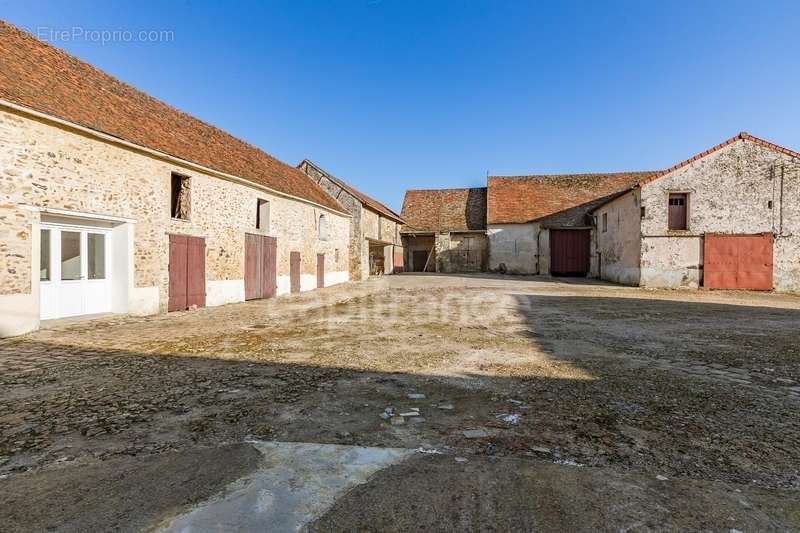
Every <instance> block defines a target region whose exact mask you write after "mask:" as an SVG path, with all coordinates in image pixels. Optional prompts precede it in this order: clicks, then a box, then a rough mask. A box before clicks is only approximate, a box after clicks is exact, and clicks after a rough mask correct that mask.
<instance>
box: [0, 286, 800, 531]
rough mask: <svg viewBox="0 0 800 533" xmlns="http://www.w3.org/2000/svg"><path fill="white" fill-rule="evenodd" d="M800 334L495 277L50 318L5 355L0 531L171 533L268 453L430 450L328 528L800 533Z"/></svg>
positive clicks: (628, 292)
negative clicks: (263, 448) (285, 449)
mask: <svg viewBox="0 0 800 533" xmlns="http://www.w3.org/2000/svg"><path fill="white" fill-rule="evenodd" d="M798 341H800V297H797V296H791V295H779V294H761V293H747V292H706V291H698V292H688V291H687V292H684V291H650V290H642V289H636V288H627V287H618V286H613V285H605V284H596V283H594V284H593V283H590V282H587V281H579V280H575V281H570V280H563V281H559V280H549V279H544V278H524V277H519V278H517V277H501V276H492V275H485V276H479V275H475V276H467V275H464V276H455V275H453V276H445V275H402V276H391V277H386V278H382V279H373V280H370V281H368V282H364V283H358V284H347V285H343V286H338V287H332V288H329V289H324V290H321V291H317V292H314V293H305V294H302V295H299V296H293V297H282V298H278V299H273V300H266V301H253V302H248V303H244V304H237V305H229V306H224V307H220V308H209V309H201V310H197V311H191V312H185V313H173V314H170V315H162V316H155V317H146V318H131V317H110V318H101V319H97V320H92V321H80V322H72V323H62V324H53V325H50V327H48V328H47V329H43V330H41V331H38V332H36V333H34V334H30V335H26V336H23V337H18V338H14V339H6V340H3V341H0V524H2V526H0V529H2V530H10V531H17V530H19V531H25V530H41V529H45V528H52V529H55V530H75V531H79V530H143V529H144V530H146V529H151V528H158V527H159V525H160V524H161V525H163V523H164V521H165V520H168V519H169V518H170V516H174V515H175V514H177V513H180V512H182V511H183V510H185V509H187V508H189V507H190V506H191V505H192V504H194V503H197V502H199V501H202V500H205V499H207V498H210V497H212V496H213V495H215V494H217V493H219V492H220V491H222V490H223V489H224V488H225V487H226V486H227V484H229V483H230V482H232V481H234V480H236V479H238V478H239V477H241V476H242V475H244V474H245V473H247V472H249V471H252V469H254V468H256V467H257V465H258V463H259V458H258V457H257V454H255V453H254V452H253V451H252V449H251V447H250V446H249V445H248V444H247V443H248V442H249V441H277V442H295V443H325V444H340V445H354V446H364V447H379V448H404V449H420V448H421V449H422V450H424V451H427V452H430V453H417V454H415V455H414V456H413V457H412V458H411V459H408V460H406V461H403V462H401V463H400V464H396V465H393V466H390V467H388V468H385V469H383V470H381V471H379V472H378V473H376V474H375V475H373V476H372V477H371V478H370V480H369V481H368V482H367V483H365V484H361V485H358V486H357V487H355V488H354V489H352V490H349V491H348V492H347V493H346V494H344V495H343V496H342V497H341V498H338V499H337V500H336V502H335V503H334V504H333V506H331V507H330V508H329V509H327V510H326V512H325V513H324V514H322V515H321V516H317V517H315V520H314V521H313V523H309V524H306V525H305V526H304V527H306V528H307V529H309V530H314V531H355V530H359V531H386V530H397V531H411V530H413V531H416V530H420V529H423V528H424V529H426V530H429V531H430V530H433V531H440V530H444V531H448V530H452V531H462V530H498V531H504V530H514V529H516V530H519V529H523V530H533V529H535V530H545V531H547V530H552V531H557V530H563V529H574V530H586V531H592V530H598V529H599V530H633V531H650V530H676V531H678V530H687V529H690V530H714V531H729V530H733V529H738V530H740V531H750V530H761V531H764V530H772V531H791V530H800V342H798ZM409 395H411V397H409ZM415 413H416V414H415ZM401 414H403V415H405V416H401ZM120 502H127V503H120Z"/></svg>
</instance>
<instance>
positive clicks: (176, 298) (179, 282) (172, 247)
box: [167, 235, 189, 311]
mask: <svg viewBox="0 0 800 533" xmlns="http://www.w3.org/2000/svg"><path fill="white" fill-rule="evenodd" d="M187 240H188V237H186V235H170V236H169V302H168V304H167V310H168V311H182V310H184V309H186V308H187V307H188V306H187V304H186V301H187V300H186V292H187V288H188V287H187V283H186V277H187V274H188V269H187V262H188V260H189V256H188V253H187V248H188V245H187Z"/></svg>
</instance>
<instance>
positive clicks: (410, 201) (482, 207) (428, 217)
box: [402, 187, 486, 233]
mask: <svg viewBox="0 0 800 533" xmlns="http://www.w3.org/2000/svg"><path fill="white" fill-rule="evenodd" d="M402 216H403V218H404V219H405V220H406V224H407V225H406V226H404V227H403V229H402V232H403V233H414V232H418V233H424V232H436V231H472V230H478V231H481V230H485V229H486V188H485V187H478V188H473V189H432V190H413V189H412V190H409V191H406V196H405V198H404V199H403V212H402Z"/></svg>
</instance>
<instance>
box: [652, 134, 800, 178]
mask: <svg viewBox="0 0 800 533" xmlns="http://www.w3.org/2000/svg"><path fill="white" fill-rule="evenodd" d="M738 141H750V142H753V143H755V144H758V145H760V146H763V147H764V148H767V149H769V150H772V151H774V152H778V153H781V154H784V155H788V156H789V157H794V158H797V159H800V153H798V152H795V151H794V150H790V149H788V148H784V147H783V146H780V145H777V144H775V143H771V142H769V141H765V140H764V139H761V138H759V137H756V136H754V135H750V134H749V133H747V132H746V131H743V132H741V133H739V134H738V135H735V136H733V137H731V138H730V139H728V140H726V141H723V142H721V143H719V144H718V145H716V146H713V147H711V148H709V149H708V150H705V151H703V152H700V153H699V154H696V155H694V156H692V157H690V158H689V159H686V160H685V161H681V162H680V163H678V164H676V165H673V166H671V167H669V168H668V169H666V170H662V171H660V172H656V173H655V174H654V175H653V176H648V177H647V178H644V179H643V180H640V181H639V184H638V186H639V187H641V186H642V185H645V184H647V183H651V182H652V181H655V180H657V179H658V178H662V177H664V176H666V175H667V174H670V173H672V172H674V171H676V170H678V169H681V168H683V167H685V166H687V165H691V164H692V163H694V162H695V161H697V160H699V159H702V158H704V157H706V156H709V155H711V154H713V153H714V152H718V151H719V150H722V149H723V148H725V147H726V146H729V145H731V144H733V143H735V142H738Z"/></svg>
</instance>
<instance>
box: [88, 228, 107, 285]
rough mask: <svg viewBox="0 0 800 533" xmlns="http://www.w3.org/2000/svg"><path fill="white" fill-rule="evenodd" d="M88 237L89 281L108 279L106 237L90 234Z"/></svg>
mask: <svg viewBox="0 0 800 533" xmlns="http://www.w3.org/2000/svg"><path fill="white" fill-rule="evenodd" d="M86 237H87V242H86V244H87V247H88V249H89V250H88V253H87V255H86V257H87V259H88V262H89V265H88V271H89V272H88V273H89V279H106V236H105V235H102V234H100V233H89V234H87V236H86Z"/></svg>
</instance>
